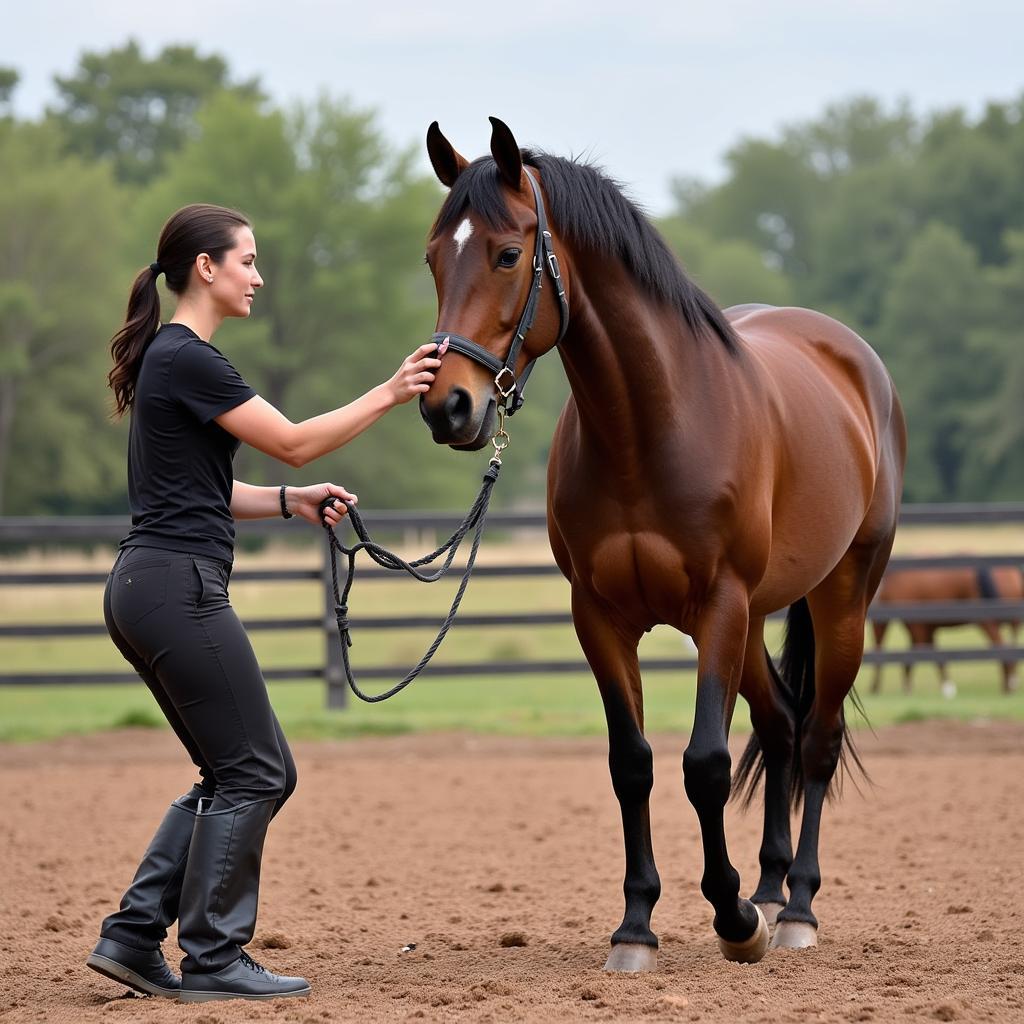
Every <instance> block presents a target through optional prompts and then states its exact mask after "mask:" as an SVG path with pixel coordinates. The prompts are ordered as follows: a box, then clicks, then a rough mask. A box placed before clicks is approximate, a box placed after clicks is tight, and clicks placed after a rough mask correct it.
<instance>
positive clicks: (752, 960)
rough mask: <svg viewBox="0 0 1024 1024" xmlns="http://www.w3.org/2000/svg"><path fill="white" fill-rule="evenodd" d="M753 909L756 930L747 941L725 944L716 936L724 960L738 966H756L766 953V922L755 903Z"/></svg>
mask: <svg viewBox="0 0 1024 1024" xmlns="http://www.w3.org/2000/svg"><path fill="white" fill-rule="evenodd" d="M753 907H754V909H755V910H756V911H757V928H756V930H755V931H754V934H753V935H751V936H750V938H749V939H745V940H744V941H743V942H727V941H726V940H725V939H723V938H722V936H721V935H719V936H718V948H719V949H720V950H721V951H722V956H724V957H725V959H726V960H733V961H735V962H736V963H740V964H756V963H757V961H758V960H760V959H761V957H763V956H764V955H765V953H767V952H768V938H769V936H768V922H767V921H766V920H765V917H764V914H763V913H762V911H761V908H760V907H759V906H758V905H757V904H756V903H755V904H753Z"/></svg>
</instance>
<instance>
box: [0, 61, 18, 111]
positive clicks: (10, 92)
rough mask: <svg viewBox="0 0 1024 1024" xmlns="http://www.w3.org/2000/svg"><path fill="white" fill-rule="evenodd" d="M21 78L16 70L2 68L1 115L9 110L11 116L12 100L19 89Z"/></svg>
mask: <svg viewBox="0 0 1024 1024" xmlns="http://www.w3.org/2000/svg"><path fill="white" fill-rule="evenodd" d="M20 79H21V76H20V75H19V74H18V72H17V71H15V70H14V68H3V67H0V114H2V113H3V111H4V108H5V107H6V108H7V112H8V115H9V114H10V107H11V100H12V99H13V97H14V90H15V89H16V88H17V87H18V82H19V81H20Z"/></svg>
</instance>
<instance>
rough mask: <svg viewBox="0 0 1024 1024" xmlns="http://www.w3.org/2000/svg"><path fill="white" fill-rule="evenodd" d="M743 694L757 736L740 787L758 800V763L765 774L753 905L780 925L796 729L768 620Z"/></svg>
mask: <svg viewBox="0 0 1024 1024" xmlns="http://www.w3.org/2000/svg"><path fill="white" fill-rule="evenodd" d="M740 693H742V694H743V696H744V698H745V699H746V701H747V703H748V704H749V705H750V720H751V723H752V725H753V727H754V735H753V736H752V737H751V739H750V743H749V744H748V745H747V750H746V752H745V753H744V754H743V757H742V759H741V761H740V768H739V771H738V772H737V773H736V782H735V783H734V786H736V785H739V786H742V785H743V783H744V782H745V781H748V782H749V784H750V789H749V791H748V793H749V796H750V797H752V796H753V792H754V783H756V781H757V772H758V767H757V760H758V758H760V760H761V765H762V767H763V769H764V832H763V836H762V840H761V851H760V854H759V857H758V860H759V861H760V864H761V878H760V880H759V881H758V884H757V889H756V890H755V892H754V895H753V896H751V897H750V900H751V902H752V903H756V904H757V905H758V906H759V907H760V908H761V912H762V913H763V914H764V916H765V920H766V921H767V922H768V924H769V925H774V924H775V919H776V918H777V917H778V915H779V912H780V911H781V910H782V908H783V907H784V906H785V905H786V896H785V894H784V893H783V891H782V883H783V881H785V878H786V872H787V871H789V866H790V864H791V863H792V861H793V842H792V839H791V837H790V828H789V801H790V782H791V777H792V765H793V738H794V732H795V726H794V719H793V709H792V708H791V707H790V706H789V704H788V703H787V700H786V696H785V692H784V686H783V683H782V680H781V679H779V677H778V674H777V673H776V671H775V667H774V665H772V663H771V661H770V660H769V657H768V651H767V650H766V649H765V646H764V619H758V620H753V621H751V624H750V630H749V634H748V636H747V653H746V657H745V659H744V662H743V677H742V679H741V681H740Z"/></svg>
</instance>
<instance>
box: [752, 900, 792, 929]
mask: <svg viewBox="0 0 1024 1024" xmlns="http://www.w3.org/2000/svg"><path fill="white" fill-rule="evenodd" d="M756 906H759V907H760V908H761V913H762V914H764V919H765V920H766V921H767V922H768V927H769V928H774V927H775V922H776V921H777V920H778V919H779V914H781V913H782V910H783V908H784V907H785V906H786V904H785V903H758V904H756Z"/></svg>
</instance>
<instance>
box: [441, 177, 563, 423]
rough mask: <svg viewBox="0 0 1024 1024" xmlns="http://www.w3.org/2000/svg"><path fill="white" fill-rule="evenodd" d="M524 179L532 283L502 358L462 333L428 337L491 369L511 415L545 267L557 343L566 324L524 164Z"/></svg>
mask: <svg viewBox="0 0 1024 1024" xmlns="http://www.w3.org/2000/svg"><path fill="white" fill-rule="evenodd" d="M523 172H524V173H525V175H526V177H527V180H528V181H529V182H530V186H531V187H532V189H533V199H534V204H535V206H536V210H537V238H536V241H535V242H534V248H533V283H532V284H531V285H530V294H529V295H528V296H527V297H526V306H525V307H524V309H523V315H522V316H521V317H520V318H519V325H518V326H517V327H516V332H515V335H514V336H513V338H512V345H511V347H510V348H509V350H508V355H507V356H506V357H505V360H504V362H502V360H500V359H499V358H498V357H497V356H495V355H493V354H492V353H490V352H488V351H487V349H485V348H484V347H483V346H481V345H478V344H477V343H476V342H475V341H471V340H470V339H469V338H464V337H463V336H462V335H461V334H452V333H451V332H450V331H437V332H436V333H435V334H434V335H432V337H431V339H430V340H431V341H433V342H435V343H436V344H438V345H440V344H442V343H443V342H445V341H447V342H448V347H449V349H453V350H454V351H456V352H459V353H461V354H462V355H464V356H469V358H470V359H474V360H476V362H478V363H480V364H481V365H483V366H486V367H487V369H488V370H490V371H491V372H492V373H494V375H495V377H494V386H495V388H497V391H498V402H499V404H500V405H502V406H504V407H505V411H506V414H507V415H508V416H511V415H512V414H513V413H515V412H516V411H517V410H518V409H519V408H520V407H521V406H522V404H523V388H524V387H525V386H526V381H527V378H528V377H529V376H530V371H531V370H532V369H533V363H534V360H532V359H531V360H530V362H529V363H527V364H526V367H525V368H524V369H523V373H522V376H521V377H520V378H519V380H516V374H515V365H516V360H517V359H518V358H519V353H520V352H521V351H522V348H523V343H524V342H525V341H526V334H527V332H528V331H529V330H530V328H531V327H532V326H533V318H534V317H535V316H536V314H537V305H538V303H539V301H540V293H541V289H542V288H543V281H544V270H545V268H546V269H547V272H548V273H549V274H550V275H551V282H552V284H553V285H554V288H555V292H556V293H557V295H558V338H557V339H556V340H555V344H556V345H557V344H558V342H560V341H561V340H562V338H563V336H564V335H565V331H566V328H567V327H568V326H569V302H568V300H567V299H566V297H565V287H564V286H563V284H562V272H561V269H560V268H559V266H558V257H557V256H556V255H555V250H554V248H553V247H552V245H551V232H550V231H548V222H547V216H546V215H545V213H544V199H543V197H542V196H541V194H540V188H539V187H538V185H537V182H536V181H535V180H534V178H533V175H532V174H531V173H530V172H529V171H528V170H527V169H526V167H524V168H523Z"/></svg>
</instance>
